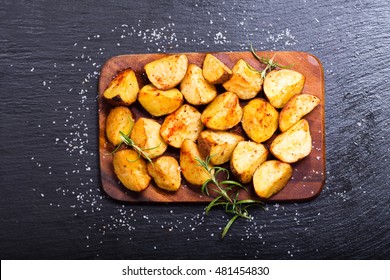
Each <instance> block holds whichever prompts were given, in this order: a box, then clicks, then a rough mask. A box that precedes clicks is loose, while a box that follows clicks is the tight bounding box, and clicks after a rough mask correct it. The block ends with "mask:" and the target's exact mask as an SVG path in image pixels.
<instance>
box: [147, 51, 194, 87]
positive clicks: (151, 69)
mask: <svg viewBox="0 0 390 280" xmlns="http://www.w3.org/2000/svg"><path fill="white" fill-rule="evenodd" d="M187 67H188V59H187V56H186V55H184V54H181V55H169V56H166V57H163V58H160V59H157V60H154V61H152V62H149V63H148V64H146V65H145V67H144V69H145V72H146V75H147V76H148V79H149V81H150V82H151V83H152V84H153V85H154V86H155V87H156V88H158V89H162V90H167V89H171V88H174V87H175V86H177V85H178V84H180V82H181V80H182V79H183V78H184V75H185V74H186V72H187Z"/></svg>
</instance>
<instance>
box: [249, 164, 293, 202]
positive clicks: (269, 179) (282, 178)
mask: <svg viewBox="0 0 390 280" xmlns="http://www.w3.org/2000/svg"><path fill="white" fill-rule="evenodd" d="M292 172H293V169H292V167H291V165H290V164H288V163H284V162H280V161H278V160H269V161H266V162H264V163H262V164H261V165H260V166H259V168H257V170H256V172H255V174H254V175H253V187H254V189H255V192H256V194H257V195H258V196H260V197H261V198H269V197H271V196H272V195H273V194H275V193H277V192H279V191H280V190H281V189H283V188H284V186H285V185H286V184H287V182H288V181H289V180H290V178H291V176H292Z"/></svg>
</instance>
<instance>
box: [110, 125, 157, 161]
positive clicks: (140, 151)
mask: <svg viewBox="0 0 390 280" xmlns="http://www.w3.org/2000/svg"><path fill="white" fill-rule="evenodd" d="M133 127H134V121H133V120H131V127H130V131H129V133H128V134H125V133H124V132H123V131H119V134H120V138H121V140H122V142H121V143H119V144H118V146H116V148H115V149H114V150H113V151H112V152H111V154H114V153H116V152H117V151H118V150H119V148H120V146H121V145H122V144H125V145H127V146H129V147H131V148H133V149H134V150H135V151H136V152H137V153H138V157H137V158H136V159H135V160H129V161H130V162H135V161H137V160H138V159H139V158H140V157H141V156H143V157H144V158H145V159H146V160H147V161H148V162H150V163H151V164H153V161H152V159H151V158H150V157H149V155H148V154H147V153H145V151H150V150H154V149H157V148H158V147H160V145H161V142H160V144H158V145H157V146H156V147H152V148H141V147H138V146H137V145H136V144H135V143H134V141H133V139H131V138H130V137H129V135H130V134H131V131H132V130H133Z"/></svg>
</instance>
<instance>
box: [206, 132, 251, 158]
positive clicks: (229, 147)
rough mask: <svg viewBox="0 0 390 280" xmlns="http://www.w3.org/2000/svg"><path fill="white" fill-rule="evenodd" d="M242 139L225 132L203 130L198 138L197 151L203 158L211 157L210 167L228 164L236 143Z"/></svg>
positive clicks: (242, 138)
mask: <svg viewBox="0 0 390 280" xmlns="http://www.w3.org/2000/svg"><path fill="white" fill-rule="evenodd" d="M241 141H244V137H242V136H240V135H237V134H235V133H231V132H227V131H213V130H203V131H202V132H201V133H200V135H199V138H198V147H199V151H200V153H201V154H202V156H203V157H204V158H206V157H207V156H211V159H210V163H211V164H212V165H220V164H223V163H225V162H228V161H229V159H230V156H231V154H232V152H233V150H234V148H235V147H236V146H237V144H238V142H241Z"/></svg>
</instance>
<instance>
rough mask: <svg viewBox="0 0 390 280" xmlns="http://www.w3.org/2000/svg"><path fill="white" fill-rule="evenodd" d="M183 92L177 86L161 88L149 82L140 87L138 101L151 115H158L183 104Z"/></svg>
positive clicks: (170, 111)
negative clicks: (166, 88)
mask: <svg viewBox="0 0 390 280" xmlns="http://www.w3.org/2000/svg"><path fill="white" fill-rule="evenodd" d="M183 100H184V98H183V94H181V92H180V90H178V89H177V88H172V89H168V90H161V89H158V88H156V87H155V86H154V85H152V84H149V85H146V86H144V87H142V88H141V90H140V91H139V93H138V101H139V103H140V104H141V105H142V107H143V108H144V109H145V110H146V111H148V112H149V114H151V115H152V116H155V117H160V116H163V115H167V114H170V113H172V112H174V111H176V110H177V109H178V108H179V107H180V106H181V105H182V104H183Z"/></svg>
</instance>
